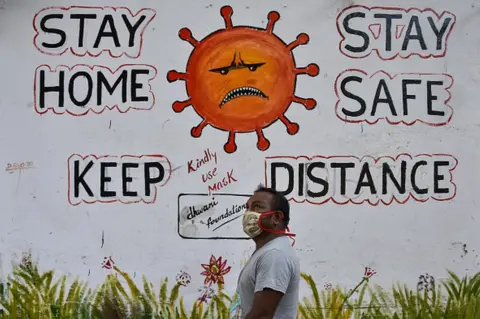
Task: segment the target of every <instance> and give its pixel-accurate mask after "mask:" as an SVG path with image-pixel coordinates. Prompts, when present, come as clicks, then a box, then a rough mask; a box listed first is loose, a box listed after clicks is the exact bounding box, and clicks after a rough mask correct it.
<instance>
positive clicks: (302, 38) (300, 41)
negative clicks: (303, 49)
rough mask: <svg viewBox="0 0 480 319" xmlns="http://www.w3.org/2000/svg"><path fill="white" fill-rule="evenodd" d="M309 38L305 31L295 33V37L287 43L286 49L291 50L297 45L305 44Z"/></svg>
mask: <svg viewBox="0 0 480 319" xmlns="http://www.w3.org/2000/svg"><path fill="white" fill-rule="evenodd" d="M309 40H310V38H309V37H308V34H306V33H300V34H299V35H297V39H296V40H295V41H293V42H292V43H290V44H289V45H288V49H289V50H290V51H291V50H293V49H295V48H296V47H298V46H299V45H303V44H307V43H308V41H309Z"/></svg>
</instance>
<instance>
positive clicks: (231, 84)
mask: <svg viewBox="0 0 480 319" xmlns="http://www.w3.org/2000/svg"><path fill="white" fill-rule="evenodd" d="M220 13H221V15H222V16H223V19H224V20H225V29H220V30H217V31H215V32H213V33H211V34H209V35H207V36H206V37H205V38H204V39H203V40H201V41H198V40H196V39H195V38H194V37H193V35H192V32H191V31H190V30H189V29H187V28H182V29H181V30H180V32H179V36H180V38H181V39H182V40H184V41H187V42H189V43H190V44H191V45H192V46H193V47H194V49H193V51H192V53H191V54H190V57H189V59H188V62H187V67H186V72H185V73H180V72H177V71H169V72H168V74H167V80H168V81H169V82H174V81H177V80H183V81H185V82H186V89H187V94H188V96H189V98H188V99H187V100H186V101H183V102H181V101H176V102H174V103H173V110H174V111H175V112H181V111H183V110H184V109H185V108H186V107H187V106H190V105H191V106H192V107H193V108H194V109H195V111H196V112H197V114H198V115H199V116H200V117H201V118H202V121H201V123H200V124H199V125H198V126H196V127H193V128H192V130H191V135H192V136H193V137H200V135H201V134H202V130H203V129H204V128H205V126H207V125H211V126H213V127H214V128H217V129H219V130H223V131H227V132H228V134H229V135H228V141H227V143H226V144H225V146H224V149H225V152H227V153H233V152H235V151H236V149H237V145H236V143H235V134H236V133H248V132H256V134H257V136H258V142H257V148H258V149H259V150H262V151H264V150H266V149H268V147H269V146H270V142H269V141H268V139H266V138H265V136H264V135H263V131H262V130H263V129H264V128H266V127H268V126H269V125H271V124H272V123H274V122H275V121H277V120H280V121H281V122H282V123H283V124H284V125H285V126H286V127H287V132H288V133H289V134H290V135H294V134H296V133H297V132H298V130H299V125H298V124H297V123H293V122H291V121H290V120H289V119H288V118H287V117H286V116H285V112H286V111H287V110H288V108H289V107H290V104H291V103H292V102H297V103H301V104H303V105H304V106H305V108H307V109H308V110H311V109H313V108H314V107H315V106H316V104H317V103H316V101H315V100H314V99H303V98H300V97H297V96H296V95H295V86H296V77H297V75H299V74H308V75H310V76H317V75H318V73H319V68H318V66H317V65H316V64H314V63H312V64H309V65H308V66H307V67H304V68H297V66H296V65H295V58H294V56H293V53H292V50H293V49H295V48H296V47H297V46H299V45H302V44H306V43H308V41H309V37H308V35H306V34H304V33H302V34H300V35H298V36H297V39H296V40H295V41H293V42H292V43H290V44H286V43H285V42H284V41H282V39H280V38H279V37H278V36H276V35H275V34H274V33H273V27H274V24H275V22H276V21H278V20H279V19H280V14H279V13H278V12H275V11H272V12H270V13H269V14H268V24H267V26H266V28H265V29H260V28H254V27H250V26H233V25H232V19H231V18H232V14H233V10H232V8H231V7H230V6H224V7H222V9H221V10H220Z"/></svg>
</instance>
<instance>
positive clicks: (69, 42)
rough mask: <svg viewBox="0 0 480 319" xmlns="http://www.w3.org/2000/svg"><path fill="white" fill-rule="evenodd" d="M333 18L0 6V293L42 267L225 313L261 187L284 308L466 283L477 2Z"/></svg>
mask: <svg viewBox="0 0 480 319" xmlns="http://www.w3.org/2000/svg"><path fill="white" fill-rule="evenodd" d="M350 2H351V1H350ZM350 2H348V1H317V2H312V1H307V0H286V1H285V3H282V4H279V3H278V2H276V1H273V0H265V1H262V2H258V3H246V2H245V1H240V0H232V1H229V2H228V4H227V3H220V4H215V3H212V4H209V3H202V2H198V1H193V0H176V1H173V0H172V1H165V2H162V4H161V5H160V4H159V3H155V2H149V3H148V6H149V7H143V6H146V2H145V3H144V4H139V3H131V4H129V5H128V6H125V5H124V3H121V2H120V1H118V0H112V1H109V3H108V4H106V3H104V1H99V2H98V4H96V5H95V6H90V5H84V4H83V3H78V2H77V3H74V2H72V1H70V0H62V1H56V0H38V1H36V2H35V3H33V2H32V4H31V5H29V6H23V5H20V4H15V5H14V2H13V1H10V2H9V1H8V0H6V1H1V0H0V30H4V31H2V32H1V33H0V52H1V55H2V56H1V59H0V68H1V69H2V72H3V73H4V74H7V75H12V74H15V77H13V76H7V77H6V78H4V79H3V80H1V79H0V81H1V83H0V84H1V85H0V107H1V108H0V110H1V112H0V122H1V123H2V125H0V136H3V137H4V138H2V139H0V145H1V146H2V149H4V150H6V151H5V152H2V154H0V159H1V160H2V162H3V165H4V168H5V171H4V176H3V177H4V178H3V179H2V183H1V184H0V185H1V187H2V192H0V194H1V195H0V196H3V197H0V200H1V202H2V203H4V208H3V209H2V213H1V214H0V285H1V284H2V282H4V281H6V280H7V279H6V277H7V275H8V274H10V273H12V272H13V273H15V274H17V275H18V276H19V278H24V277H22V275H23V273H21V272H20V273H19V272H18V271H21V269H23V270H25V269H28V271H33V270H32V269H34V268H35V267H34V266H35V265H36V264H37V262H38V261H40V264H42V265H45V267H47V268H48V267H50V268H53V269H55V271H56V274H65V276H79V277H80V278H83V279H85V280H88V286H95V285H98V284H102V283H104V282H111V283H115V284H114V285H110V286H109V287H116V286H115V285H117V284H118V283H121V284H125V285H128V284H129V283H131V282H135V283H136V284H138V285H140V286H141V285H143V284H144V283H145V282H144V281H143V280H144V277H143V276H144V275H147V276H148V278H149V280H152V281H153V282H154V284H150V282H148V285H147V286H146V287H147V290H148V289H150V290H151V291H155V293H156V292H158V291H159V290H160V291H161V295H162V296H163V297H162V296H159V297H158V298H157V296H155V295H150V294H149V293H148V294H149V298H150V297H151V298H153V297H154V298H153V299H151V298H150V299H149V300H150V301H149V302H152V304H153V305H154V304H156V306H155V307H157V308H158V309H157V308H155V309H156V310H158V312H161V311H164V312H165V311H166V309H167V308H165V307H173V308H171V309H170V308H168V309H169V311H170V310H172V309H173V310H175V307H177V306H178V305H177V304H176V303H175V302H176V300H177V299H175V298H177V297H178V296H181V297H182V299H181V302H185V305H194V306H193V309H197V310H198V311H204V310H205V309H206V308H201V307H209V306H210V305H212V304H216V303H220V302H222V303H224V304H225V305H226V304H228V303H229V302H234V301H232V300H235V299H233V298H230V297H233V295H234V293H235V288H236V281H237V276H238V274H239V272H240V271H241V269H242V267H243V265H244V264H245V261H246V260H248V258H249V257H250V255H251V254H252V253H253V251H254V247H253V244H252V241H251V240H250V239H249V237H248V236H247V235H246V234H245V233H244V232H243V229H242V217H243V213H244V211H245V210H246V202H247V200H248V198H249V197H250V196H251V194H252V192H253V191H254V189H255V188H256V187H257V186H258V185H260V184H262V185H265V186H267V187H273V188H275V189H277V190H280V191H281V192H282V193H283V194H284V195H285V196H286V197H287V199H288V200H289V203H290V205H291V210H292V213H291V222H290V228H292V231H293V232H294V233H295V234H297V237H296V241H295V246H294V247H295V248H296V251H297V254H298V255H299V256H300V259H301V263H302V271H304V272H305V274H304V276H303V280H304V281H303V282H302V285H303V286H302V287H301V297H303V296H307V297H309V296H311V294H312V293H314V292H315V291H317V292H318V291H319V290H318V287H323V288H322V290H323V293H324V294H325V295H328V296H330V297H332V298H330V299H328V300H334V299H335V298H333V297H334V296H335V294H338V293H344V294H345V296H348V298H356V296H357V293H358V291H359V289H362V287H364V285H368V284H371V283H369V282H370V281H372V282H375V283H378V284H379V285H382V286H385V287H386V286H388V287H391V283H392V281H399V282H402V283H406V284H408V285H409V286H411V287H413V288H412V289H413V290H412V291H416V292H421V293H422V294H423V293H427V294H434V293H436V292H437V289H438V286H439V285H441V281H442V278H446V277H448V276H450V275H451V274H448V273H447V271H446V269H450V270H453V271H454V272H455V273H457V274H459V276H463V275H464V274H471V273H477V272H479V270H480V258H479V254H478V253H477V252H476V251H477V250H478V248H477V247H476V246H477V244H476V243H478V242H479V239H480V238H479V235H478V231H476V230H477V229H478V226H479V225H478V220H480V219H479V218H478V216H477V215H478V214H477V211H478V209H477V207H476V198H477V194H476V189H477V187H476V181H477V180H478V179H479V178H480V176H479V173H478V172H477V170H476V169H475V167H476V166H475V165H476V163H477V162H478V158H479V157H480V154H479V151H478V150H479V147H478V141H479V140H480V129H479V125H478V118H480V109H479V108H478V107H477V106H476V104H477V101H478V100H479V99H480V91H479V90H478V89H477V87H478V83H477V82H479V81H480V75H479V74H480V63H479V62H478V61H480V57H479V54H478V52H480V44H479V42H478V41H477V39H476V38H475V35H476V33H475V32H472V30H477V29H478V28H480V19H478V18H477V15H476V12H477V9H478V8H477V7H478V4H477V3H476V2H475V1H470V2H469V1H466V2H459V3H457V2H451V3H450V2H445V1H444V2H438V1H433V0H422V1H420V0H418V1H413V2H411V3H410V4H411V5H412V7H406V6H405V5H404V4H403V3H402V2H401V1H398V0H388V1H377V3H373V2H371V1H370V2H369V3H368V6H367V3H366V2H365V1H356V4H350ZM222 19H223V20H222ZM17 61H22V62H21V63H18V62H17ZM320 69H321V73H320ZM159 75H160V76H159ZM305 75H308V76H305ZM26 83H29V84H28V85H26ZM59 115H63V116H59ZM285 130H286V133H287V134H285ZM366 248H367V249H366ZM26 251H28V252H29V253H28V254H27V253H26ZM19 256H21V257H19ZM27 257H28V260H27ZM227 260H228V262H227ZM11 261H13V262H14V263H16V264H19V265H20V266H21V267H23V268H20V270H18V269H17V268H15V269H17V270H15V269H14V268H12V267H13V266H10V264H11ZM120 269H121V270H120ZM359 269H364V272H363V273H361V272H359V271H358V270H359ZM374 269H375V270H374ZM15 271H16V272H15ZM35 271H36V270H35ZM377 271H378V274H377ZM127 274H128V276H130V277H128V276H127ZM362 274H363V275H362ZM48 276H50V275H48ZM359 277H361V278H360V283H359ZM42 278H44V277H42ZM45 278H47V277H45ZM479 278H480V277H479ZM130 279H131V280H132V281H129V280H130ZM157 283H160V287H157V286H156V285H157ZM14 284H15V282H14ZM172 285H173V286H172ZM478 286H479V287H480V285H478ZM314 287H316V288H314ZM112 289H113V288H112ZM1 291H2V290H1V289H0V305H1V304H2V300H4V299H2V298H3V297H2V296H3V295H2V293H1ZM99 291H101V290H99ZM117 292H118V291H117ZM167 292H168V294H167ZM25 293H26V292H25ZM93 296H94V295H92V296H91V298H94V297H93ZM152 296H153V297H152ZM225 296H229V298H230V299H231V300H230V299H228V298H226V297H225ZM395 296H397V297H398V294H397V295H395ZM422 296H423V295H422ZM479 296H480V294H479ZM159 298H160V299H159ZM162 298H163V299H162ZM169 298H172V299H171V300H170V299H169ZM178 298H180V297H178ZM348 298H347V299H348ZM174 299H175V300H174ZM85 300H86V299H85ZM92 300H93V299H92ZM152 300H154V301H152ZM169 300H170V301H169ZM172 300H173V301H172ZM179 300H180V299H179ZM229 300H230V301H229ZM338 300H339V301H338V302H336V303H335V304H337V303H338V305H340V304H347V303H346V301H345V300H340V299H338ZM378 300H383V299H380V298H378ZM396 301H398V300H396ZM92 304H93V303H92ZM125 304H127V305H130V304H129V303H128V302H126V301H125ZM174 305H175V307H174ZM338 305H336V306H338ZM300 306H301V307H300V308H299V309H304V310H305V309H307V310H308V309H312V307H314V306H312V305H309V304H308V303H307V302H305V301H303V303H302V304H301V305H300ZM317 306H318V305H317ZM323 306H325V305H323ZM323 306H322V307H323ZM327 306H328V305H327ZM330 306H331V307H333V306H332V305H330ZM376 306H378V307H376V309H377V308H378V309H380V308H381V307H380V306H382V307H384V306H385V305H376ZM89 307H90V306H89ZM92 307H93V306H92ZM161 307H163V308H161ZM178 307H180V306H178ZM178 307H177V310H178V309H180V308H178ZM195 307H196V308H195ZM302 307H304V308H302ZM346 307H354V308H356V309H362V310H361V311H363V312H364V313H365V316H366V318H369V317H368V316H367V315H366V313H368V311H369V310H366V309H368V307H365V305H363V304H360V303H359V304H353V303H348V305H347V306H346ZM372 307H373V306H372ZM445 307H446V306H445ZM43 308H45V309H47V310H46V311H53V310H48V309H51V308H50V307H47V306H45V307H43ZM160 308H161V309H160ZM187 308H188V307H187ZM220 308H222V307H220ZM327 308H328V307H327ZM385 308H389V307H388V305H387V306H386V307H385ZM152 309H153V308H152ZM389 309H393V308H391V307H390V308H389ZM307 310H305V311H307ZM317 310H318V309H317ZM2 311H5V309H2V307H1V306H0V316H1V315H2ZM18 311H20V310H18ZM179 311H180V310H179ZM318 311H323V310H318ZM358 311H360V310H358ZM372 311H373V310H372ZM392 311H393V310H392ZM395 311H396V310H395ZM92 313H94V311H93V310H92ZM318 313H319V312H318ZM62 315H64V314H62ZM217 315H218V314H217ZM22 316H24V313H19V314H18V315H17V317H19V318H21V317H22ZM52 316H53V315H52ZM218 316H219V317H221V316H220V315H218ZM392 316H393V315H392ZM64 317H65V318H69V317H68V316H66V315H64ZM304 317H308V316H304ZM342 317H343V318H347V317H348V316H347V315H345V316H342ZM400 317H401V316H400ZM418 317H422V314H419V315H418ZM92 318H94V316H93V315H92ZM386 318H390V317H388V316H387V317H386ZM422 318H423V317H422ZM425 318H426V317H425ZM432 319H433V318H432Z"/></svg>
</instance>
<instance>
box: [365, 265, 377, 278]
mask: <svg viewBox="0 0 480 319" xmlns="http://www.w3.org/2000/svg"><path fill="white" fill-rule="evenodd" d="M376 273H377V272H376V271H375V270H373V269H372V268H370V267H365V272H364V274H363V277H364V278H372V277H373V276H374V275H375V274H376Z"/></svg>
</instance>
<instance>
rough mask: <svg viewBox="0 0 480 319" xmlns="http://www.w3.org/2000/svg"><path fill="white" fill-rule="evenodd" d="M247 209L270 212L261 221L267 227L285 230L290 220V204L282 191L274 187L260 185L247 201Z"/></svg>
mask: <svg viewBox="0 0 480 319" xmlns="http://www.w3.org/2000/svg"><path fill="white" fill-rule="evenodd" d="M247 210H249V211H253V212H257V213H266V212H268V213H270V212H272V213H271V214H269V215H265V216H262V219H261V223H262V226H263V227H264V228H266V229H275V230H284V229H285V228H287V226H288V223H289V222H290V204H289V203H288V200H287V199H286V198H285V196H283V194H282V193H280V192H277V191H276V190H275V189H273V188H267V187H263V186H261V185H260V186H259V187H258V188H257V189H256V190H255V192H254V193H253V195H252V197H250V198H249V200H248V202H247Z"/></svg>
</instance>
